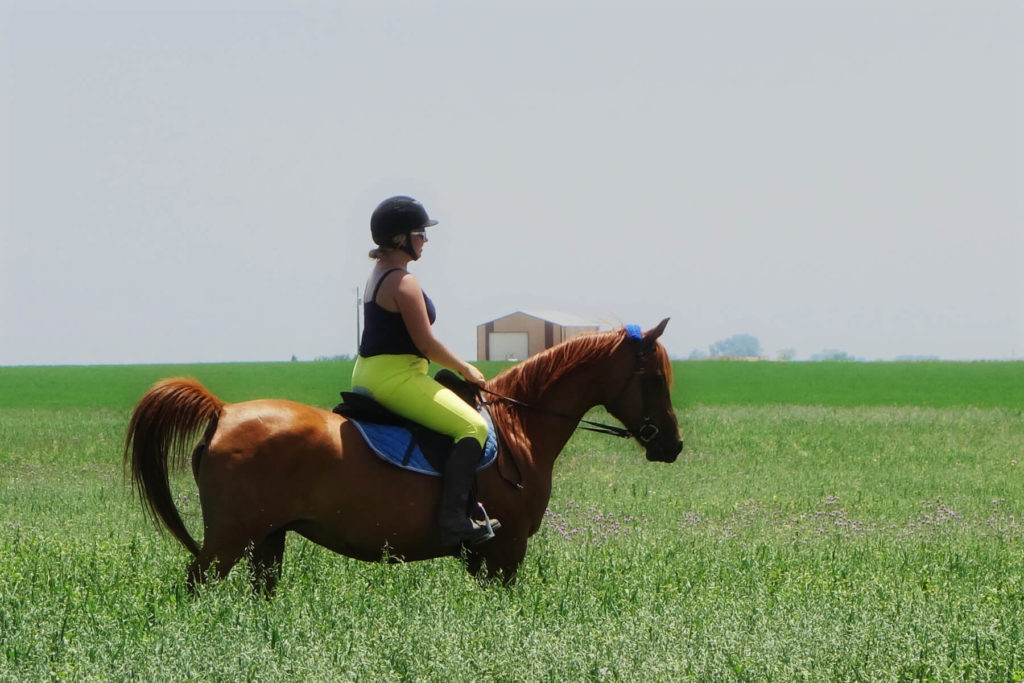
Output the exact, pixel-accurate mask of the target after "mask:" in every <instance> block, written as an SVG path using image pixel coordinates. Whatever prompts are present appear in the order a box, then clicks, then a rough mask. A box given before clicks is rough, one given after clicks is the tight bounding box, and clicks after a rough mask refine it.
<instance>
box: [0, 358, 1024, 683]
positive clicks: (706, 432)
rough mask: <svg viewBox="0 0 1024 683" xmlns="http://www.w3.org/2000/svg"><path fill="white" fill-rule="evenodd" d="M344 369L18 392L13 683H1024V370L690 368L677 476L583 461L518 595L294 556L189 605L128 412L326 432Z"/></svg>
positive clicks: (4, 644)
mask: <svg viewBox="0 0 1024 683" xmlns="http://www.w3.org/2000/svg"><path fill="white" fill-rule="evenodd" d="M501 367H502V366H500V365H497V364H495V365H487V366H486V367H485V371H486V372H487V373H488V374H494V373H495V372H497V371H498V370H499V369H500V368H501ZM350 370H351V366H350V365H348V364H345V363H327V362H325V363H279V364H230V365H199V366H160V367H158V366H130V367H83V368H0V680H4V681H6V680H12V681H13V680H17V681H22V680H53V679H57V680H99V679H106V680H133V679H136V680H147V681H150V680H197V679H198V680H223V681H236V680H438V681H441V680H477V681H479V680H500V681H506V680H525V681H534V680H538V681H539V680H552V681H554V680H558V681H561V680H595V681H600V680H607V681H611V680H655V681H661V680H664V681H669V680H673V681H674V680H708V681H718V680H744V681H745V680H751V681H761V680H935V681H946V680H972V681H974V680H992V681H1021V680H1024V645H1022V643H1024V617H1022V616H1021V615H1022V614H1024V476H1022V469H1021V468H1022V467H1024V364H1021V363H907V364H900V363H867V364H864V363H835V364H828V363H825V364H822V363H814V364H811V363H788V364H784V363H760V364H754V363H717V362H704V363H687V362H681V363H677V364H676V365H675V371H676V386H675V388H674V397H675V402H676V405H677V406H678V407H679V414H680V423H681V426H682V428H683V431H684V436H685V438H686V443H687V449H686V451H684V453H683V455H682V456H681V457H680V460H679V461H678V462H676V463H674V464H671V465H663V464H653V463H647V462H645V461H644V460H643V456H642V452H641V450H640V449H639V447H637V446H635V445H634V444H629V443H626V442H623V441H620V440H616V439H610V438H608V437H602V436H600V435H594V434H588V433H583V432H581V433H578V434H577V435H576V436H575V437H574V438H573V440H572V441H571V442H570V444H569V445H568V447H567V448H566V450H565V451H564V452H563V454H562V457H561V458H560V459H559V461H558V464H557V466H556V470H555V481H554V492H553V495H552V500H551V504H550V509H549V514H548V517H547V520H546V523H545V525H544V527H543V528H542V530H541V531H540V532H539V533H538V534H537V535H536V536H535V537H534V538H533V539H532V541H531V544H530V547H529V550H528V552H527V557H526V560H525V562H524V564H523V567H522V569H521V571H520V580H519V583H518V584H517V585H516V586H515V587H513V588H512V589H508V590H505V589H499V588H493V587H489V588H482V587H481V586H479V585H478V584H477V583H476V582H475V581H473V580H472V579H471V578H469V577H468V576H467V575H466V574H465V572H464V571H463V570H462V569H461V567H460V566H459V565H458V563H457V562H455V561H454V560H436V561H431V562H423V563H413V564H407V565H393V566H390V565H383V564H375V563H370V564H367V563H359V562H355V561H352V560H348V559H347V558H342V557H340V556H337V555H334V554H332V553H330V552H327V551H325V550H323V549H321V548H319V547H317V546H314V545H312V544H310V543H308V542H306V541H305V540H303V539H301V538H298V537H294V536H293V537H291V538H290V539H289V541H288V550H287V554H286V557H285V571H284V576H283V579H282V583H281V585H280V588H279V593H278V596H277V598H276V599H275V600H274V601H273V602H270V603H267V602H263V601H260V600H253V599H251V598H250V596H249V589H248V582H247V579H246V576H245V572H244V570H241V571H240V570H236V571H234V572H233V573H232V574H231V575H230V576H229V577H228V579H226V580H225V581H224V582H222V583H220V584H218V585H213V586H210V587H208V588H207V589H206V590H204V591H203V593H202V594H201V595H200V596H198V597H197V598H191V597H188V596H187V595H185V594H184V592H183V580H182V579H183V574H184V567H185V565H186V564H187V561H188V555H187V553H186V552H185V551H184V550H183V549H182V548H181V547H180V546H179V545H177V543H176V542H174V541H173V540H171V539H170V538H168V537H166V536H162V535H160V534H158V533H157V532H156V531H155V530H154V528H153V526H152V524H151V523H149V522H148V521H147V520H146V518H145V517H144V516H143V514H142V508H141V506H140V505H139V504H138V501H137V500H135V499H134V498H133V497H132V496H131V495H130V492H129V491H128V489H127V488H126V486H125V485H124V480H123V477H122V472H121V466H120V458H121V449H122V442H123V438H124V429H125V424H126V420H127V416H128V414H129V411H130V409H131V407H132V405H133V404H134V402H135V401H136V400H138V398H139V397H140V396H141V394H142V392H143V391H145V389H146V387H147V386H148V385H149V384H150V383H151V382H152V381H154V380H156V379H159V378H161V377H165V376H170V375H181V374H187V375H192V376H195V377H197V378H199V379H200V380H201V381H203V382H204V383H205V384H207V386H209V387H210V388H211V389H212V390H213V391H214V392H216V393H217V394H218V395H219V396H221V397H222V398H224V399H226V400H231V401H237V400H243V399H246V398H252V397H257V396H278V397H285V398H293V399H296V400H301V401H304V402H307V403H312V404H315V405H320V406H324V407H327V406H330V405H332V404H333V403H334V402H335V401H336V398H337V392H338V390H340V389H345V388H347V383H348V375H349V373H350ZM175 483H176V487H177V491H178V492H179V493H178V500H179V505H180V507H181V508H182V510H183V512H184V516H185V519H186V522H187V523H188V524H189V525H190V527H191V528H192V529H193V530H194V532H195V533H196V535H199V534H198V530H199V525H200V519H199V516H198V501H197V500H196V496H195V493H194V487H193V486H192V484H191V481H190V480H189V479H188V478H187V477H185V476H184V475H182V476H181V477H179V478H178V479H177V480H176V482H175ZM239 569H241V568H239Z"/></svg>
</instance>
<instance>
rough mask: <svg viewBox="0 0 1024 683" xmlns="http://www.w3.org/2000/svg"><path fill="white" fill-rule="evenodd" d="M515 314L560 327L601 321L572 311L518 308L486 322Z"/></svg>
mask: <svg viewBox="0 0 1024 683" xmlns="http://www.w3.org/2000/svg"><path fill="white" fill-rule="evenodd" d="M516 314H520V315H528V316H530V317H531V318H538V319H540V320H545V321H547V322H549V323H554V324H556V325H561V326H562V327H600V326H601V323H598V322H594V321H593V320H587V319H586V318H581V317H580V316H578V315H573V314H572V313H562V312H561V311H537V310H525V311H523V310H520V311H516V312H515V313H509V314H508V315H503V316H501V317H500V318H495V319H494V320H491V321H488V322H494V321H495V320H503V319H505V318H508V317H509V316H512V315H516ZM483 324H487V323H483Z"/></svg>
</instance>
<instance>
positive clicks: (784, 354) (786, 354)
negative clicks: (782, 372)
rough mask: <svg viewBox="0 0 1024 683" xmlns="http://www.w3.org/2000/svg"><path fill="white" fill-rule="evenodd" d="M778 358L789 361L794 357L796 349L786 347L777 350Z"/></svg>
mask: <svg viewBox="0 0 1024 683" xmlns="http://www.w3.org/2000/svg"><path fill="white" fill-rule="evenodd" d="M778 358H779V360H784V361H790V360H793V359H794V358H796V349H793V348H786V349H781V350H779V356H778Z"/></svg>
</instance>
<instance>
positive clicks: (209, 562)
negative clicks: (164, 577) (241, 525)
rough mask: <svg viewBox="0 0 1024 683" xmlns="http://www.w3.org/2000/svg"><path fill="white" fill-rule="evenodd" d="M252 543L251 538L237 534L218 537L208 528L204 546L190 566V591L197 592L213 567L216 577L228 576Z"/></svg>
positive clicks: (188, 581)
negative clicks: (197, 587)
mask: <svg viewBox="0 0 1024 683" xmlns="http://www.w3.org/2000/svg"><path fill="white" fill-rule="evenodd" d="M250 543H251V540H250V539H249V538H241V537H238V536H237V535H236V536H235V537H232V538H223V537H218V535H217V534H214V533H212V532H211V531H210V530H209V529H207V530H206V533H205V534H204V537H203V547H202V549H201V550H200V551H199V555H197V556H196V559H195V560H193V561H192V564H191V565H189V568H188V579H187V585H188V589H189V591H190V592H195V588H196V586H197V585H202V584H204V583H206V580H207V578H208V576H209V572H210V568H211V567H212V568H213V574H214V577H215V578H216V579H218V580H220V579H223V578H224V577H225V576H227V575H228V572H230V571H231V568H232V567H234V566H235V565H236V564H238V560H240V559H241V558H242V555H243V554H245V549H246V547H247V546H248V545H249V544H250Z"/></svg>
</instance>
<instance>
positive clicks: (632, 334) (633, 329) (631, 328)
mask: <svg viewBox="0 0 1024 683" xmlns="http://www.w3.org/2000/svg"><path fill="white" fill-rule="evenodd" d="M626 337H627V338H628V339H632V340H633V341H642V340H643V338H644V333H643V330H641V329H640V326H639V325H626Z"/></svg>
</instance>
